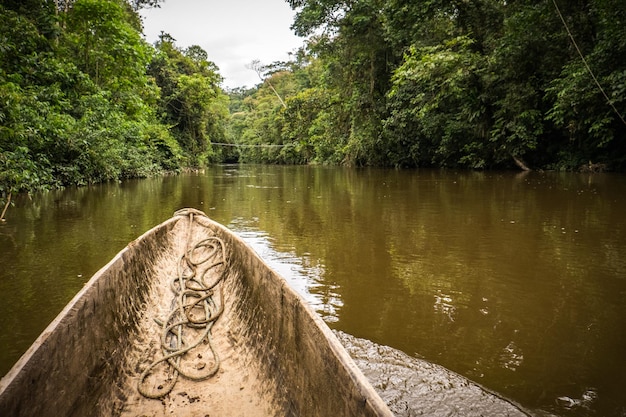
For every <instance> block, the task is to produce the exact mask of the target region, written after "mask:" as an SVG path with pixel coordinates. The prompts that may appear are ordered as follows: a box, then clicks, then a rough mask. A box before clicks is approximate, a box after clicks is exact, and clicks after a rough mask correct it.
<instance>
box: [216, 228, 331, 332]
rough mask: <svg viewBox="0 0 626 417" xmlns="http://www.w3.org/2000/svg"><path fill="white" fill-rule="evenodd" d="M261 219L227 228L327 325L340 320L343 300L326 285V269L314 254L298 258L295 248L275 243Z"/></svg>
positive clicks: (305, 254)
mask: <svg viewBox="0 0 626 417" xmlns="http://www.w3.org/2000/svg"><path fill="white" fill-rule="evenodd" d="M256 223H258V219H257V218H252V219H250V221H247V220H246V219H243V218H237V219H233V220H232V221H231V222H230V223H229V224H228V225H227V227H228V228H229V229H231V230H232V231H234V232H235V233H236V234H237V235H239V236H240V237H241V238H242V239H243V240H245V241H246V243H247V244H248V245H250V246H251V247H252V249H254V250H255V252H256V253H258V254H259V255H260V256H261V258H263V260H264V261H265V262H266V263H267V264H268V265H269V266H270V267H271V268H272V269H273V270H274V271H276V272H278V273H279V274H280V275H281V276H283V277H284V278H285V279H286V281H287V282H288V283H289V285H290V286H291V288H293V289H294V290H296V291H297V292H298V294H300V295H301V296H302V297H303V298H304V299H305V300H306V301H307V302H308V303H309V305H311V306H312V307H313V308H314V309H315V310H316V311H317V312H318V313H319V314H320V316H321V317H322V318H323V319H324V320H325V321H326V322H327V323H332V322H336V321H337V320H338V318H337V308H339V307H341V305H342V303H341V298H340V295H339V294H338V293H336V292H335V290H336V288H333V286H327V285H325V284H324V283H323V282H322V277H323V275H324V266H323V265H322V264H320V263H319V260H315V259H313V258H311V256H310V254H308V253H303V254H302V255H300V256H298V255H297V254H296V253H295V251H294V248H291V247H281V246H280V245H276V244H274V242H273V240H274V239H272V238H271V236H269V235H268V234H267V233H266V232H263V231H261V230H259V229H258V228H257V227H256V226H255V224H256Z"/></svg>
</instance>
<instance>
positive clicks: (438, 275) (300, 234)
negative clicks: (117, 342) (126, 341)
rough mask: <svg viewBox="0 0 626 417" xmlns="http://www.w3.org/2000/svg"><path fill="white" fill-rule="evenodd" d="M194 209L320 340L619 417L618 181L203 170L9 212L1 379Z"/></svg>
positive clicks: (623, 270)
mask: <svg viewBox="0 0 626 417" xmlns="http://www.w3.org/2000/svg"><path fill="white" fill-rule="evenodd" d="M184 206H193V207H196V208H199V209H202V210H204V211H205V212H207V213H208V214H209V215H210V216H211V217H213V218H214V219H215V220H217V221H219V222H221V223H223V224H226V225H228V226H229V227H230V228H232V229H233V230H235V231H237V233H239V234H241V235H242V236H243V237H244V238H245V239H246V240H247V241H248V242H249V243H250V244H251V245H252V246H253V247H254V248H255V249H256V250H257V251H258V252H260V253H261V254H262V255H263V256H264V257H265V258H266V259H268V260H270V262H271V263H272V265H274V267H275V268H276V269H277V270H279V272H281V273H282V274H283V275H285V276H286V277H287V279H288V280H289V281H290V283H291V285H293V286H294V287H295V288H296V289H297V290H298V291H299V292H300V293H302V294H303V295H304V296H305V297H306V299H307V300H308V301H309V302H310V303H311V304H312V305H313V306H314V307H315V309H316V310H317V311H318V312H319V313H320V314H321V315H322V317H324V319H325V320H326V322H327V323H329V325H330V326H331V327H333V328H335V329H338V330H341V331H344V332H346V333H349V334H352V335H354V336H357V337H360V338H364V339H368V340H372V341H374V342H376V343H379V344H382V345H388V346H392V347H394V348H396V349H399V350H401V351H403V352H405V353H406V354H408V355H411V356H414V357H420V358H425V359H427V360H429V361H431V362H434V363H437V364H440V365H443V366H445V367H447V368H449V369H451V370H453V371H455V372H457V373H459V374H461V375H463V376H466V377H469V378H471V379H472V380H474V381H476V382H478V383H480V384H481V385H483V386H486V387H487V388H489V389H491V390H494V391H496V392H498V393H500V394H502V395H505V396H507V397H509V398H511V399H513V400H515V401H517V402H519V403H521V404H522V405H524V406H526V407H529V408H532V409H540V410H545V411H548V412H551V413H553V414H556V415H560V416H623V415H626V399H624V397H623V387H624V386H626V360H624V359H625V354H626V177H625V176H621V175H580V174H558V173H529V174H526V175H521V174H517V173H492V172H487V173H477V172H452V171H425V170H420V171H396V170H349V169H337V168H314V167H263V166H226V167H215V168H212V169H210V170H207V171H206V172H204V173H199V174H190V175H183V176H176V177H165V178H159V179H149V180H141V181H131V182H125V183H122V184H117V183H116V184H105V185H101V186H94V187H86V188H80V189H66V190H62V191H58V192H50V193H46V194H44V195H41V196H34V197H33V198H32V199H27V198H22V199H20V200H18V202H17V206H16V207H13V208H11V209H10V210H9V212H8V221H7V222H6V223H3V224H0V294H2V297H3V301H2V303H0V346H1V347H2V349H0V374H4V373H5V372H6V371H7V370H8V369H9V368H10V367H11V365H12V364H13V363H14V362H15V361H16V360H17V358H18V357H19V356H20V355H21V354H22V353H23V352H24V351H25V350H26V349H27V348H28V346H29V345H30V343H32V341H33V340H34V339H35V338H36V337H37V335H38V334H39V333H40V332H41V331H42V330H43V328H45V326H46V325H47V324H48V323H49V322H50V321H51V320H52V319H53V318H54V316H55V315H56V314H57V313H58V312H59V311H60V310H61V309H62V307H63V306H64V305H65V304H66V303H67V302H68V301H69V299H70V298H71V297H72V296H73V295H74V294H75V293H76V291H77V290H78V289H79V288H80V287H81V286H82V284H83V283H84V282H85V281H86V280H87V279H88V277H89V276H90V275H91V274H93V273H94V272H95V271H96V270H97V269H98V268H99V267H101V266H102V265H104V263H106V261H108V260H109V259H110V258H111V257H113V255H114V254H115V253H116V252H117V251H119V250H120V249H121V248H122V247H124V245H125V244H126V243H127V242H129V241H130V240H132V239H134V238H135V237H137V236H138V235H139V234H141V233H142V232H143V231H145V230H147V229H148V228H150V227H152V226H153V225H155V224H157V223H160V222H161V221H163V220H164V219H166V218H168V217H170V216H171V214H172V213H173V212H174V211H175V210H176V209H178V208H180V207H184Z"/></svg>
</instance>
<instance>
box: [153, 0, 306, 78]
mask: <svg viewBox="0 0 626 417" xmlns="http://www.w3.org/2000/svg"><path fill="white" fill-rule="evenodd" d="M141 15H142V16H143V23H144V34H145V36H146V40H147V41H148V42H150V43H154V41H156V40H157V38H158V36H159V34H160V33H161V31H164V32H166V33H169V34H170V35H172V37H173V38H174V39H176V45H177V46H179V47H181V48H186V47H188V46H190V45H200V46H201V47H202V49H204V50H205V51H207V53H208V55H209V60H210V61H213V62H215V63H216V64H217V66H218V67H219V68H220V74H221V75H222V76H223V77H224V84H223V85H224V87H230V88H233V87H243V86H248V87H252V86H254V85H256V84H258V83H259V82H260V80H259V78H258V76H257V75H256V73H255V72H254V71H252V70H249V69H247V68H246V65H247V64H249V63H250V62H252V60H254V59H258V60H260V61H261V63H263V64H269V63H272V62H274V61H286V60H287V59H289V56H288V52H293V51H294V50H295V49H297V48H298V47H300V46H301V45H302V44H303V39H302V38H298V37H297V36H295V35H294V34H293V32H292V31H291V29H289V27H290V26H291V24H292V22H293V16H294V12H293V11H292V10H291V8H290V7H289V5H288V4H287V2H286V1H285V0H165V1H164V2H163V3H161V8H159V9H149V10H143V11H142V12H141Z"/></svg>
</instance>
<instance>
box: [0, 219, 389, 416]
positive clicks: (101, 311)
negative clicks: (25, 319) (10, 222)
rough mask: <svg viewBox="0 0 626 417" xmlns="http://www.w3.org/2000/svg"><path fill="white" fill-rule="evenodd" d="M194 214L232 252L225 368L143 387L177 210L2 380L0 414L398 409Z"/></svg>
mask: <svg viewBox="0 0 626 417" xmlns="http://www.w3.org/2000/svg"><path fill="white" fill-rule="evenodd" d="M194 218H195V219H196V221H195V223H194V226H193V229H192V231H191V236H192V240H193V241H198V240H200V239H202V238H205V237H207V236H217V237H219V238H220V239H222V240H223V241H224V243H225V248H226V257H227V261H228V262H227V270H226V273H225V278H224V280H223V283H222V285H224V287H223V290H224V300H223V301H224V313H223V315H222V316H221V317H220V318H219V320H218V321H217V322H216V324H215V326H214V327H213V329H212V336H213V340H215V343H216V349H217V351H218V354H219V355H220V357H221V362H222V363H221V367H220V370H219V372H218V373H217V374H216V375H215V376H214V377H212V378H210V379H208V380H205V381H200V382H196V381H190V380H185V379H184V378H180V380H179V381H178V382H177V385H176V386H175V387H174V389H173V391H172V392H170V393H169V394H167V395H166V396H165V397H163V398H162V399H160V400H153V399H147V398H145V397H143V396H141V395H140V394H139V393H138V392H137V389H136V385H137V381H138V379H139V375H140V373H141V371H142V366H145V362H146V360H147V358H146V356H150V355H154V354H155V352H156V351H158V349H157V348H155V347H154V344H155V337H156V338H157V339H158V329H156V327H158V326H156V325H155V323H154V318H155V316H159V315H160V314H162V311H161V310H162V309H163V308H164V307H163V304H168V303H169V300H171V294H169V293H168V292H167V287H168V285H169V284H168V282H169V280H170V279H171V276H172V274H173V273H174V271H175V269H176V264H177V262H178V259H179V257H180V254H181V252H182V251H184V250H185V246H186V244H187V243H186V242H187V238H186V236H187V233H189V232H188V230H189V229H188V227H189V221H190V220H189V217H188V216H175V217H174V218H172V219H170V220H168V221H166V222H164V223H162V224H161V225H159V226H157V227H155V228H154V229H152V230H150V231H148V232H146V233H145V234H144V235H143V236H141V237H140V238H138V239H137V240H135V241H134V242H132V243H131V244H129V245H128V246H127V247H126V248H125V249H124V250H122V251H121V252H120V253H119V254H118V255H117V256H116V257H115V258H114V259H113V260H112V261H111V262H109V263H108V264H107V265H106V266H105V267H103V268H102V269H101V270H100V271H98V272H97V273H96V274H95V275H94V276H93V277H92V278H91V279H90V281H89V282H88V283H87V284H86V285H85V286H84V288H83V289H82V290H81V291H80V292H79V293H78V294H77V295H76V296H75V297H74V299H73V300H72V301H71V302H70V303H69V304H68V305H67V307H66V308H65V309H64V310H63V311H62V312H61V313H60V314H59V316H58V317H57V318H56V319H55V320H54V321H53V322H52V323H51V324H50V325H49V326H48V328H46V330H45V331H44V332H43V333H42V335H41V336H40V337H39V338H38V339H37V340H36V341H35V343H34V344H33V345H32V346H31V347H30V349H29V350H28V351H27V352H26V353H25V354H24V355H23V357H22V358H21V359H20V360H19V361H18V362H17V363H16V365H15V366H14V367H13V369H12V370H11V371H9V373H8V374H7V375H6V376H5V377H4V378H2V380H0V415H3V416H34V415H37V416H54V417H58V416H65V415H76V416H85V415H107V416H110V415H124V416H126V415H128V416H131V415H132V416H140V415H141V416H161V415H177V416H191V415H195V416H198V415H199V416H204V415H211V416H214V415H219V416H244V415H245V416H274V415H280V416H392V413H391V411H390V410H389V409H388V408H387V406H386V405H385V404H384V402H383V401H382V400H381V398H380V397H379V396H378V395H377V394H376V392H375V391H374V389H373V388H372V387H371V385H370V384H369V383H368V382H367V380H366V379H365V377H364V376H363V374H362V373H361V371H360V370H359V369H358V368H357V366H356V365H355V363H354V362H353V361H352V360H351V359H350V357H349V355H348V354H347V353H346V351H345V350H344V348H343V347H342V345H341V344H340V343H339V341H338V340H337V338H336V337H335V336H334V335H333V333H332V332H331V331H330V329H329V328H328V327H327V326H326V325H325V324H324V323H323V321H322V320H321V319H320V318H319V317H318V316H317V315H316V314H315V313H314V312H313V311H312V310H311V309H310V308H309V307H308V306H306V304H305V303H304V302H303V300H302V299H301V298H300V297H299V296H298V295H297V294H296V293H295V292H294V291H293V290H292V289H291V288H290V287H289V286H288V285H287V284H286V282H285V281H284V279H282V278H281V277H280V276H278V275H277V274H276V273H275V272H273V271H272V270H271V269H270V268H269V267H268V266H267V265H266V264H265V263H264V262H263V261H262V260H261V259H260V258H259V256H258V255H256V253H254V251H252V250H251V249H249V247H248V246H247V245H246V244H245V243H244V242H243V241H242V240H241V239H240V238H238V237H237V236H236V235H234V234H233V233H231V232H230V231H229V230H227V229H226V228H224V227H223V226H221V225H219V224H217V223H215V222H213V221H211V220H209V219H208V218H206V217H203V216H198V215H196V216H194ZM77 256H79V254H77ZM166 307H167V306H166ZM200 356H201V355H199V357H200Z"/></svg>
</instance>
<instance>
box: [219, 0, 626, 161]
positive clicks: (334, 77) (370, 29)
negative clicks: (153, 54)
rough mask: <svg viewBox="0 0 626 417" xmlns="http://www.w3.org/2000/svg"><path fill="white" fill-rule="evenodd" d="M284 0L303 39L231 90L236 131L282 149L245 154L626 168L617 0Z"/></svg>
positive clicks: (625, 53) (622, 35)
mask: <svg viewBox="0 0 626 417" xmlns="http://www.w3.org/2000/svg"><path fill="white" fill-rule="evenodd" d="M289 3H290V5H291V6H292V7H293V8H294V9H295V10H296V11H297V15H296V19H295V22H294V24H293V29H294V30H295V31H296V33H297V34H299V35H303V36H308V41H307V43H306V47H304V48H302V49H301V50H300V51H298V52H297V53H295V54H294V56H293V60H292V61H291V62H286V63H274V64H272V65H269V66H266V67H265V68H264V74H265V76H266V77H267V79H266V82H265V84H263V85H262V86H261V87H260V88H258V89H255V90H250V91H245V90H240V91H237V92H233V93H236V94H231V100H233V101H232V102H231V108H232V109H233V111H235V113H234V114H233V115H232V120H231V129H233V132H234V133H235V135H234V136H233V138H234V140H236V141H237V142H240V143H245V144H259V143H268V142H269V143H273V144H282V145H285V146H283V147H281V148H277V147H248V148H241V151H240V154H241V159H242V160H244V161H254V162H276V163H298V164H299V163H320V164H348V165H355V166H358V165H377V166H395V167H417V166H431V167H463V168H471V169H485V168H487V169H488V168H514V169H519V167H521V168H530V169H553V170H578V169H581V168H582V169H591V170H602V169H609V170H619V171H624V170H626V122H625V121H624V120H623V118H624V117H625V116H626V3H625V2H624V0H513V1H503V0H469V1H468V0H429V1H415V0H357V1H345V0H289ZM568 30H569V31H570V32H571V35H572V36H571V37H570V36H569V35H568ZM574 42H575V43H574ZM577 48H578V50H580V54H582V56H583V57H584V59H585V60H584V61H583V59H582V58H581V55H580V54H579V52H578V50H577ZM586 65H588V68H587V66H586ZM589 70H591V73H593V77H595V78H596V79H597V82H598V83H597V84H596V82H595V81H594V78H593V77H592V75H591V73H590V71H589ZM598 84H599V85H600V87H601V89H600V87H599V86H598ZM273 89H275V90H276V91H277V92H278V94H279V95H280V96H281V98H282V99H283V101H284V102H285V105H286V107H284V106H283V105H282V104H281V102H280V101H279V100H278V98H277V97H276V94H275V92H274V90H273ZM605 95H606V96H605Z"/></svg>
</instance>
